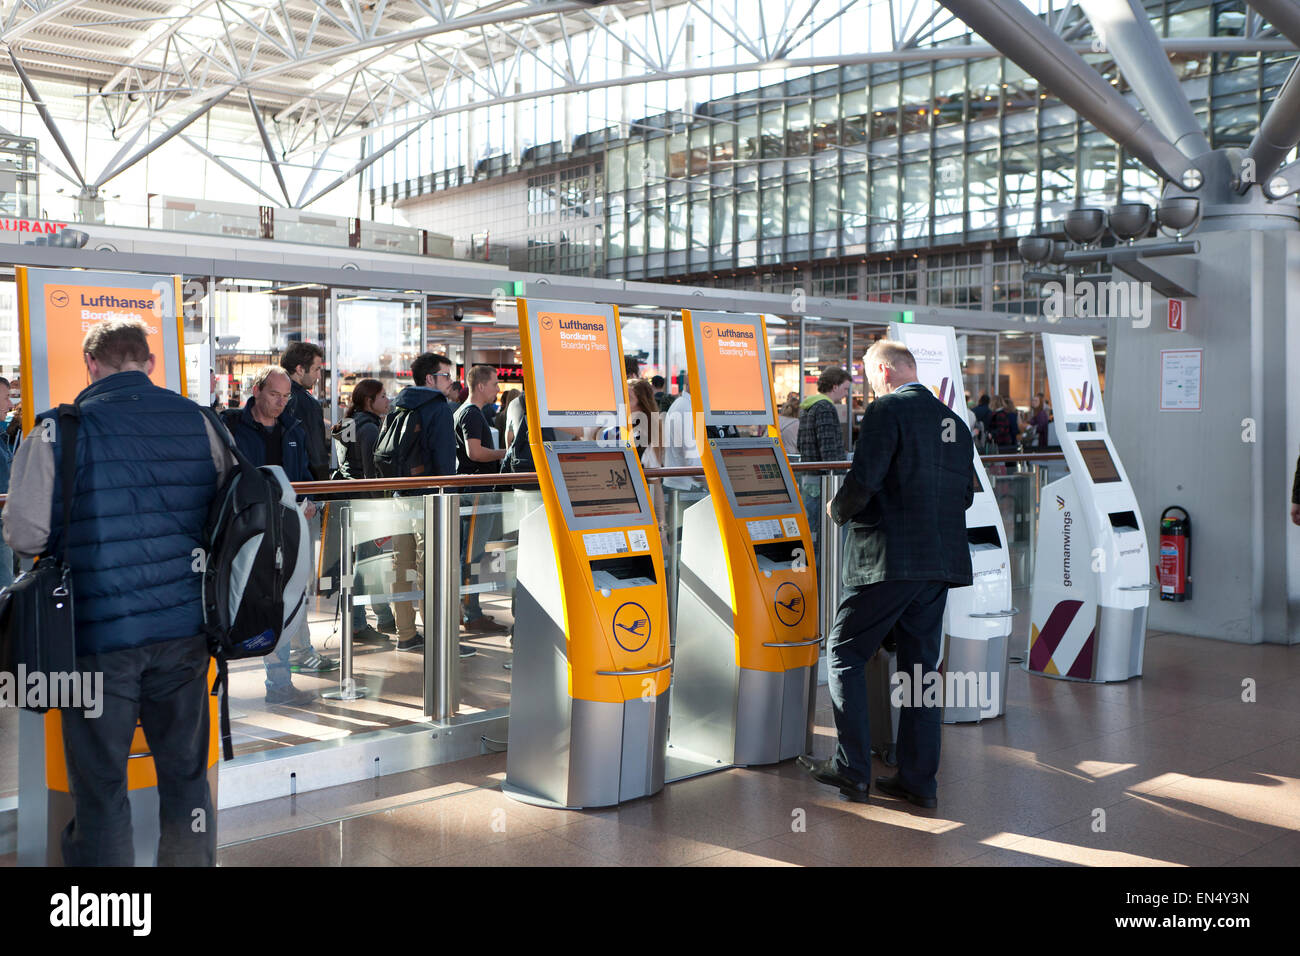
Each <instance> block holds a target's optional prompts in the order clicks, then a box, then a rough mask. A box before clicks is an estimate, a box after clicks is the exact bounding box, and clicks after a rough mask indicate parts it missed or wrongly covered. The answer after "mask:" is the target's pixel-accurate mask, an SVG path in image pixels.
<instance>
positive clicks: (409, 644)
mask: <svg viewBox="0 0 1300 956" xmlns="http://www.w3.org/2000/svg"><path fill="white" fill-rule="evenodd" d="M455 368H456V366H455V365H454V364H453V363H452V361H451V359H449V358H447V356H445V355H438V354H436V353H434V352H424V353H423V354H421V355H418V356H416V359H415V361H414V362H412V363H411V384H410V385H408V386H407V387H406V388H404V389H402V390H401V391H400V392H398V393H397V397H396V398H395V399H393V410H392V411H391V412H389V419H390V421H389V422H388V423H386V426H387V427H391V426H392V424H393V423H394V422H395V421H396V419H395V416H400V415H416V416H418V419H419V422H420V435H421V441H420V443H419V445H418V452H417V454H418V460H416V461H412V462H404V463H403V465H402V470H403V472H404V473H405V474H406V475H411V476H415V475H418V476H420V477H433V476H435V475H454V474H455V473H456V430H455V426H454V425H453V423H452V411H451V406H450V405H449V404H448V402H447V398H448V395H449V393H450V392H451V391H452V390H453V389H456V388H457V386H458V383H457V382H456V379H455V378H453V377H452V372H453V371H454V370H455ZM383 434H384V433H383V432H380V438H381V441H382V438H383ZM423 569H424V535H422V534H419V533H415V534H395V535H393V571H394V575H395V579H396V583H395V584H394V585H393V587H394V590H395V592H396V593H399V594H400V593H404V592H407V591H417V590H420V589H422V588H423V584H422V583H420V582H421V581H422V580H423ZM393 617H394V618H395V619H396V621H397V649H398V650H399V651H415V650H419V649H421V648H422V647H424V635H423V634H422V633H421V632H419V631H417V630H416V629H415V604H414V603H413V602H411V601H394V602H393Z"/></svg>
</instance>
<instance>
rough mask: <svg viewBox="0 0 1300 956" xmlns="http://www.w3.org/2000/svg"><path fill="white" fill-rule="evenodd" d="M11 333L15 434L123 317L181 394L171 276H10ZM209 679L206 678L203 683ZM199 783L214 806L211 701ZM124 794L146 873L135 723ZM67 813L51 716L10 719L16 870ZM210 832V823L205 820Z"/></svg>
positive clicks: (53, 400) (151, 783)
mask: <svg viewBox="0 0 1300 956" xmlns="http://www.w3.org/2000/svg"><path fill="white" fill-rule="evenodd" d="M14 271H15V281H16V283H17V286H18V334H19V343H20V345H19V351H20V358H21V363H22V414H23V430H24V433H26V432H27V431H29V430H30V429H31V428H32V425H33V424H34V421H35V416H36V413H37V412H38V411H41V410H42V409H46V408H52V407H56V406H58V405H59V403H61V402H71V401H72V400H73V399H74V398H76V396H77V394H78V393H79V392H80V391H81V390H82V389H83V388H85V387H86V385H87V384H88V383H87V380H86V369H85V365H84V364H83V363H82V357H81V352H80V351H79V350H77V349H75V348H73V349H71V350H70V349H69V348H68V345H69V343H79V342H80V341H81V340H82V339H83V338H84V337H85V334H86V332H87V331H88V330H89V329H90V327H91V326H93V325H94V324H96V323H98V322H101V321H104V320H105V319H106V318H108V317H110V315H111V316H113V317H131V318H137V319H140V320H141V321H143V322H144V324H145V327H146V330H147V335H148V338H149V347H150V350H151V351H152V352H153V353H154V356H155V358H156V362H155V364H154V370H153V374H152V375H151V378H152V380H153V382H154V383H155V384H156V385H161V386H162V387H164V388H170V389H171V390H173V391H175V392H179V393H180V394H181V395H184V394H185V362H184V348H183V346H184V341H185V335H184V327H183V325H182V321H181V313H180V277H179V276H170V275H142V274H137V273H119V272H86V271H84V270H72V269H29V268H26V267H24V266H18V267H17V268H16V269H15V270H14ZM215 677H216V669H215V665H213V666H212V668H211V669H210V671H209V674H208V685H209V686H211V685H212V681H213V680H214V679H215ZM208 706H209V714H208V717H209V742H208V785H209V786H210V787H211V790H212V805H213V807H216V805H217V759H218V756H219V755H220V753H221V750H220V747H219V746H218V741H217V725H218V720H217V699H216V698H215V697H209V698H208ZM126 769H127V790H128V795H129V799H130V802H131V823H132V832H133V836H134V841H135V853H136V865H137V866H152V865H154V864H155V863H156V862H157V853H158V835H159V819H158V774H157V770H156V768H155V766H154V762H153V758H152V757H151V756H150V754H149V746H148V743H147V742H146V741H145V737H144V731H143V730H142V729H141V728H140V727H139V726H138V725H137V726H136V730H135V738H134V739H133V740H132V742H131V752H130V756H129V758H128V760H127V767H126ZM72 816H73V799H72V788H71V786H70V784H69V782H68V766H67V761H66V759H65V758H64V754H63V724H62V719H61V716H60V714H59V712H58V711H57V710H51V711H48V712H46V713H43V714H42V713H36V712H34V711H30V710H23V711H20V712H19V715H18V863H19V865H20V866H60V865H62V863H63V849H62V833H63V829H64V827H66V826H67V824H68V821H70V820H71V819H72ZM206 825H207V826H216V821H215V820H209V821H207V822H206Z"/></svg>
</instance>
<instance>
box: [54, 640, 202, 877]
mask: <svg viewBox="0 0 1300 956" xmlns="http://www.w3.org/2000/svg"><path fill="white" fill-rule="evenodd" d="M77 667H78V668H79V669H80V670H82V671H83V672H93V671H101V672H102V673H103V675H104V700H103V707H104V710H103V713H101V714H100V715H99V716H98V717H95V718H91V717H87V716H86V715H85V713H84V712H83V711H80V710H64V711H63V747H64V751H65V753H66V756H67V762H68V780H69V782H70V783H71V785H72V797H73V801H74V804H75V806H76V811H75V816H74V818H73V820H72V822H71V823H69V824H68V826H67V829H65V830H64V832H63V862H64V864H65V865H66V866H134V865H135V850H134V848H133V834H132V832H131V805H130V802H129V801H128V798H127V785H126V761H127V754H128V753H130V750H131V738H132V737H134V736H135V727H136V721H137V720H138V721H139V722H140V725H141V727H143V728H144V735H145V739H146V740H147V741H148V743H149V751H150V752H151V753H152V754H153V761H154V766H155V767H156V768H157V772H158V798H159V804H160V806H159V818H160V824H161V832H160V838H159V841H158V865H159V866H212V865H213V864H214V863H215V861H216V853H217V819H216V814H215V813H214V811H213V807H212V794H211V792H210V791H209V789H208V735H209V725H208V686H207V676H208V645H207V641H206V640H205V639H204V638H202V637H188V638H184V639H181V640H175V641H165V642H163V643H161V644H150V645H149V646H147V647H136V648H131V649H128V650H124V651H114V652H112V653H109V654H98V655H90V656H86V657H79V658H78V659H77ZM195 811H201V812H199V813H196V812H195Z"/></svg>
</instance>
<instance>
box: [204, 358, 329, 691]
mask: <svg viewBox="0 0 1300 956" xmlns="http://www.w3.org/2000/svg"><path fill="white" fill-rule="evenodd" d="M290 401H291V399H290V380H289V377H288V376H287V375H286V374H284V373H283V372H282V371H281V370H280V369H278V368H276V367H275V366H274V365H268V366H266V367H265V368H262V369H260V370H259V371H258V372H257V374H256V375H255V376H254V377H253V397H252V398H250V399H249V400H248V403H247V404H246V405H245V406H244V407H243V408H231V409H227V410H226V411H225V412H222V414H221V421H222V423H223V424H225V426H226V428H228V429H230V434H231V435H232V436H233V437H234V439H235V445H236V446H238V448H239V451H240V452H241V453H242V454H243V456H244V457H245V458H247V459H248V460H249V461H250V462H252V463H253V465H255V466H257V467H261V466H262V465H279V466H280V467H281V468H283V469H284V474H285V477H286V478H288V479H289V480H290V481H310V480H311V475H310V473H309V472H308V464H307V453H306V451H305V448H304V446H305V445H306V441H305V440H304V437H303V427H302V422H300V421H299V420H298V419H296V418H294V416H293V413H292V412H291V411H290V410H289V405H290ZM301 501H302V508H303V516H304V517H306V519H307V520H308V522H311V521H312V520H313V519H314V518H315V517H316V514H317V508H316V503H315V502H314V501H312V500H310V499H301ZM300 621H301V623H300V625H299V627H298V629H297V630H296V631H295V632H294V633H293V634H286V635H284V636H283V637H281V639H280V643H279V644H278V645H277V646H276V649H275V653H274V654H268V655H267V656H266V657H264V658H263V659H262V660H263V663H264V664H265V665H266V702H267V703H268V704H285V705H290V706H305V705H306V704H309V703H311V702H312V700H314V699H315V698H314V696H313V695H312V694H311V693H309V692H308V691H305V690H301V689H299V688H297V687H294V685H293V681H292V680H291V679H290V677H289V672H290V671H291V670H294V671H298V672H300V673H307V674H323V673H327V672H329V671H332V670H337V669H338V666H339V662H338V661H337V660H336V659H334V658H332V657H326V656H325V655H323V654H319V653H317V651H316V649H315V648H314V647H312V643H311V631H310V629H309V628H308V624H307V616H306V615H303V616H302V617H301V618H300Z"/></svg>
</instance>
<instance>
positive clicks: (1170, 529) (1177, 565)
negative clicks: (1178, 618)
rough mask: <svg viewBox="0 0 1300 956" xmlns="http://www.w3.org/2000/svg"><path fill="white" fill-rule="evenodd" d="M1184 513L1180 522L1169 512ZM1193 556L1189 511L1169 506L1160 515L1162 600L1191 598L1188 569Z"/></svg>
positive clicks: (1159, 570)
mask: <svg viewBox="0 0 1300 956" xmlns="http://www.w3.org/2000/svg"><path fill="white" fill-rule="evenodd" d="M1171 511H1181V512H1182V514H1183V516H1182V517H1181V518H1177V517H1175V518H1171V517H1169V512H1171ZM1191 555H1192V516H1191V515H1189V514H1188V513H1187V509H1186V508H1180V507H1179V506H1178V505H1170V506H1169V507H1168V508H1166V509H1165V510H1164V511H1162V512H1160V564H1159V566H1158V567H1157V573H1158V574H1159V576H1160V600H1162V601H1187V600H1189V599H1190V598H1191V596H1192V582H1191V575H1190V574H1189V568H1190V567H1191V563H1190V562H1191Z"/></svg>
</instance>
